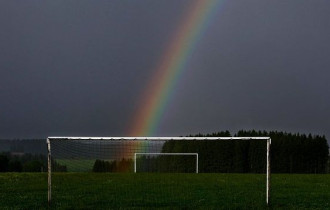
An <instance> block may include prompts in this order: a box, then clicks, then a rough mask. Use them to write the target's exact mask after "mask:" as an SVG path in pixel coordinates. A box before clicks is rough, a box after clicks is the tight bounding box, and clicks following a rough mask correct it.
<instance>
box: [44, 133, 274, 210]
mask: <svg viewBox="0 0 330 210" xmlns="http://www.w3.org/2000/svg"><path fill="white" fill-rule="evenodd" d="M270 143H271V140H270V138H269V137H136V138H135V137H92V138H89V137H49V138H48V139H47V144H48V202H49V203H52V205H54V206H55V207H64V208H70V206H66V203H69V200H71V201H72V199H74V200H75V201H76V202H75V203H76V205H77V206H75V207H77V208H79V207H82V208H85V207H86V206H88V205H92V204H93V203H94V204H95V203H98V205H101V206H100V208H115V209H116V208H141V207H148V208H158V207H166V208H167V207H169V208H171V207H178V208H202V207H210V208H212V207H215V206H219V205H222V206H224V207H225V205H226V203H231V205H230V206H231V207H233V206H232V204H233V202H234V203H235V202H238V201H239V200H242V199H243V200H244V199H245V200H246V202H247V203H251V202H252V203H253V202H265V198H266V203H267V204H268V203H269V196H270V194H269V189H270V157H269V152H270ZM240 202H241V201H240Z"/></svg>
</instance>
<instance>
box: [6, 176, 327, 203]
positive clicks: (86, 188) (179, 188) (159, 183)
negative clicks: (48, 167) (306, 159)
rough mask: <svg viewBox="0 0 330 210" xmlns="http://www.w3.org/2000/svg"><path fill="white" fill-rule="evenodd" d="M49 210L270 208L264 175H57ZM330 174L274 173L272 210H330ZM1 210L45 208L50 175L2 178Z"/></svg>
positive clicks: (54, 180) (54, 177) (54, 179)
mask: <svg viewBox="0 0 330 210" xmlns="http://www.w3.org/2000/svg"><path fill="white" fill-rule="evenodd" d="M53 183H54V187H53V203H52V205H51V207H50V208H51V209H155V208H160V209H251V208H253V209H267V206H266V204H265V175H263V174H160V173H148V174H144V173H138V174H132V173H55V174H54V175H53ZM329 189H330V175H329V174H323V175H310V174H308V175H307V174H306V175H305V174H274V175H273V176H272V194H271V195H272V197H271V207H272V208H275V209H329V208H330V200H329V198H330V190H329ZM0 206H1V209H47V208H48V204H47V174H46V173H1V174H0Z"/></svg>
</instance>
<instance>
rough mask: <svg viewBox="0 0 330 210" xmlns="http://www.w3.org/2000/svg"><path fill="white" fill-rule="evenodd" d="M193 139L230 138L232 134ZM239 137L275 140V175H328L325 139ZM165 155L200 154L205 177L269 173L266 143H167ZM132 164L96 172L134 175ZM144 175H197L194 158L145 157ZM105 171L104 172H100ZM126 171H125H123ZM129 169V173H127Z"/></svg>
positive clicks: (272, 134)
mask: <svg viewBox="0 0 330 210" xmlns="http://www.w3.org/2000/svg"><path fill="white" fill-rule="evenodd" d="M189 136H190V137H230V136H231V134H230V132H229V131H223V132H218V133H212V134H206V135H204V134H197V135H189ZM234 136H235V137H248V136H253V137H258V136H260V137H261V136H264V137H271V139H272V140H271V141H272V143H271V152H270V155H271V170H272V173H327V172H329V164H330V163H329V146H328V143H327V140H326V138H325V136H319V135H314V136H313V135H311V134H309V135H305V134H299V133H297V134H292V133H286V132H278V131H271V132H267V131H255V130H252V131H244V130H240V131H238V132H237V133H236V134H235V135H234ZM161 152H163V153H198V155H199V160H198V161H199V164H198V165H199V172H201V173H265V172H266V141H263V140H249V141H241V140H230V141H208V140H203V141H197V140H196V141H174V140H171V141H167V142H165V143H164V145H163V147H162V151H161ZM102 164H103V165H102ZM133 164H134V162H133V161H132V160H124V159H123V160H122V161H112V162H108V161H102V160H97V161H95V164H94V167H93V171H97V172H123V171H133ZM136 165H137V171H141V172H189V173H190V172H195V171H196V159H195V157H194V156H191V157H189V156H142V157H139V158H138V159H137V162H136ZM100 168H101V169H100ZM123 169H125V170H123ZM127 169H129V170H127Z"/></svg>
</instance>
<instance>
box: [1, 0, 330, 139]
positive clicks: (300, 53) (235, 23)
mask: <svg viewBox="0 0 330 210" xmlns="http://www.w3.org/2000/svg"><path fill="white" fill-rule="evenodd" d="M191 3H193V0H98V1H93V0H89V1H86V0H77V1H67V0H63V1H44V0H40V1H34V0H30V1H12V0H10V1H1V3H0V138H34V137H38V138H45V137H47V136H54V135H60V136H65V135H70V136H125V135H127V129H128V127H129V126H130V125H131V123H132V122H131V118H132V116H133V113H134V112H135V111H136V110H137V105H138V104H139V103H138V100H139V98H140V97H141V94H142V92H143V89H144V88H145V87H146V86H147V85H148V83H149V81H150V79H151V77H152V75H153V72H154V71H155V68H156V67H157V64H158V62H159V61H160V59H161V57H162V54H163V52H164V51H165V50H166V47H167V46H168V45H169V42H170V40H171V39H172V36H173V34H175V30H176V28H177V26H178V24H179V23H180V20H181V19H182V18H183V17H184V16H185V15H186V13H187V8H188V5H189V4H191ZM329 38H330V1H328V0H277V1H265V0H249V1H246V0H227V1H224V3H223V4H222V6H221V7H220V9H219V10H218V11H217V14H216V15H215V16H214V20H212V21H211V23H210V26H209V28H208V30H207V31H206V32H205V34H204V36H203V37H202V39H200V40H199V42H198V43H197V45H196V48H195V51H194V53H193V55H192V58H191V59H190V63H188V65H187V69H186V70H185V74H184V75H183V76H182V78H181V79H180V83H179V84H178V85H177V86H176V87H175V95H174V96H173V100H171V102H170V104H169V105H168V107H167V108H166V112H165V115H164V118H163V120H162V122H161V124H160V127H159V129H158V130H159V132H158V133H157V135H164V136H174V135H187V134H195V133H198V132H202V133H206V132H216V131H221V130H226V129H228V130H230V131H231V132H232V133H234V132H235V131H237V130H239V129H257V130H259V129H262V130H263V129H266V130H280V131H288V132H300V133H313V134H319V135H326V137H327V138H328V139H329V138H330V109H329V107H330V41H329Z"/></svg>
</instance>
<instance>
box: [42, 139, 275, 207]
mask: <svg viewBox="0 0 330 210" xmlns="http://www.w3.org/2000/svg"><path fill="white" fill-rule="evenodd" d="M52 140H63V141H65V140H113V141H122V140H127V141H132V140H136V141H139V140H140V141H142V140H144V141H169V140H176V141H179V140H197V141H202V140H207V141H210V140H228V141H230V140H265V141H267V154H266V156H267V166H266V204H267V205H269V203H270V175H271V170H270V168H271V167H270V148H271V138H270V137H48V138H47V150H48V203H49V204H50V203H51V144H50V142H51V141H52Z"/></svg>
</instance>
